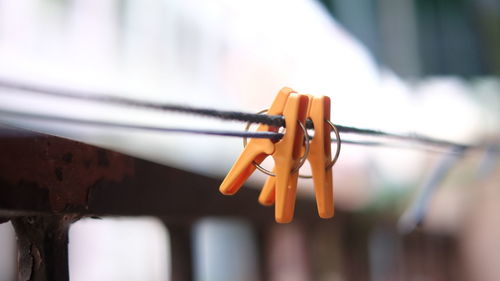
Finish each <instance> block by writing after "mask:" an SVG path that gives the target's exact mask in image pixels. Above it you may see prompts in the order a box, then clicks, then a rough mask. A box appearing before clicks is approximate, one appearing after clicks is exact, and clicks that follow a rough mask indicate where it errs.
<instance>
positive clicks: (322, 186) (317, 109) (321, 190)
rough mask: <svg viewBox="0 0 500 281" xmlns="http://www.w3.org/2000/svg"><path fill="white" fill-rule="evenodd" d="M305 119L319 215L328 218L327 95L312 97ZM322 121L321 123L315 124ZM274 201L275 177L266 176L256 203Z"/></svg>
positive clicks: (330, 191)
mask: <svg viewBox="0 0 500 281" xmlns="http://www.w3.org/2000/svg"><path fill="white" fill-rule="evenodd" d="M307 115H308V118H310V119H311V120H312V122H313V124H314V125H315V126H314V138H313V139H312V140H311V143H310V145H309V155H308V157H307V160H308V161H309V163H310V165H311V169H312V177H313V182H314V191H315V194H316V203H317V207H318V213H319V216H320V217H322V218H331V217H333V214H334V208H333V178H332V169H331V167H328V165H329V164H330V163H331V159H332V156H331V139H330V127H329V126H330V125H329V124H328V123H327V122H326V120H330V98H329V97H325V96H321V97H313V98H312V102H311V103H310V106H309V110H308V114H307ZM318 124H321V125H318ZM274 201H275V179H274V178H273V177H269V178H268V179H267V181H266V182H265V184H264V188H263V189H262V191H261V193H260V196H259V202H260V203H261V204H263V205H272V204H273V203H274Z"/></svg>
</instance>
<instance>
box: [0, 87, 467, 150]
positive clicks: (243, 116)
mask: <svg viewBox="0 0 500 281" xmlns="http://www.w3.org/2000/svg"><path fill="white" fill-rule="evenodd" d="M0 87H2V88H8V89H14V90H21V91H28V92H32V93H36V94H38V95H49V96H56V97H63V98H72V99H80V100H86V101H95V102H103V103H109V104H114V105H125V106H132V107H139V108H146V109H154V110H159V111H173V112H182V113H189V114H196V115H202V116H210V117H214V118H219V119H223V120H235V121H244V122H251V123H261V124H266V125H271V126H275V127H283V126H285V120H284V118H283V116H280V115H265V114H254V113H245V112H238V111H224V110H215V109H208V108H195V107H190V106H183V105H175V104H159V103H154V102H147V101H139V100H135V99H129V98H123V97H118V96H114V95H108V94H104V93H89V92H82V91H76V90H68V89H59V88H54V87H50V86H41V85H34V84H26V83H21V82H15V81H11V80H6V79H0ZM122 125H123V124H122ZM335 126H336V127H337V129H338V130H339V132H342V133H354V134H361V135H370V136H380V137H387V138H394V139H398V140H404V141H412V142H419V143H423V144H427V145H434V146H446V147H447V146H455V147H462V148H473V147H474V146H473V145H467V144H460V143H455V142H450V141H445V140H439V139H435V138H430V137H426V136H422V135H417V134H394V133H388V132H384V131H379V130H373V129H363V128H356V127H351V126H344V125H339V124H335ZM306 127H307V128H313V124H312V123H311V122H310V121H308V122H307V124H306ZM179 130H180V129H179Z"/></svg>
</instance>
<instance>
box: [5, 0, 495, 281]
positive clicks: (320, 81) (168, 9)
mask: <svg viewBox="0 0 500 281" xmlns="http://www.w3.org/2000/svg"><path fill="white" fill-rule="evenodd" d="M499 73H500V2H498V1H496V0H454V1H451V0H422V1H414V0H373V1H349V0H323V1H319V0H266V1H264V0H253V1H247V0H238V1H236V0H233V1H227V0H216V1H202V0H163V1H160V0H143V1H133V0H107V1H102V0H23V1H13V0H0V79H7V80H14V81H21V82H25V83H35V84H40V85H46V86H52V87H56V88H62V89H78V90H83V91H96V92H105V93H114V94H115V95H120V96H126V97H130V98H135V99H140V100H147V101H153V102H168V103H175V104H184V105H192V106H199V107H208V108H216V109H229V110H241V111H245V112H257V111H259V110H261V109H263V108H265V107H267V106H268V105H269V104H270V103H271V101H272V99H273V98H274V96H275V94H276V93H277V92H278V91H279V89H280V88H281V87H283V86H288V87H291V88H293V89H295V90H297V91H299V92H301V93H310V94H317V95H328V96H330V97H331V98H332V120H333V121H334V122H335V123H337V124H343V125H348V126H358V127H364V128H372V129H381V130H386V131H390V132H396V133H408V132H415V133H419V134H424V135H427V136H431V137H438V138H442V139H446V140H449V141H454V142H459V143H474V144H475V143H480V144H484V145H485V146H489V147H490V149H488V150H474V151H467V152H465V153H448V152H447V151H444V150H439V149H430V150H431V151H429V150H421V149H416V148H415V147H413V148H412V147H410V148H401V147H396V148H394V147H376V148H373V147H363V146H353V145H344V146H343V148H342V152H341V157H340V160H339V163H338V164H336V166H335V168H334V174H335V176H334V183H335V200H336V201H335V204H336V210H337V215H336V218H333V219H330V220H326V221H325V222H324V224H321V226H318V228H317V229H316V228H315V229H308V227H307V226H306V225H304V224H303V223H301V222H294V223H292V224H290V225H277V224H274V225H269V229H268V231H269V232H270V233H271V235H270V236H269V240H267V241H266V242H265V243H264V245H268V246H266V247H264V246H262V243H261V242H262V241H261V240H262V239H261V238H260V236H259V235H260V234H259V233H258V232H257V231H256V230H255V229H254V227H253V226H252V224H251V223H250V222H248V221H246V220H245V219H244V218H237V217H232V218H226V217H224V218H222V217H212V218H206V219H203V220H201V221H199V222H196V223H195V227H194V231H193V235H192V241H193V256H194V265H193V266H194V271H195V272H194V275H193V278H194V279H195V280H218V281H222V280H262V278H264V277H263V276H266V277H265V279H266V280H335V281H337V280H498V276H500V240H499V239H498V237H500V189H499V186H500V170H499V165H498V164H497V160H498V153H497V152H498V149H497V148H496V146H495V145H498V140H499V135H500V80H499V79H498V75H499ZM0 109H4V110H5V109H7V110H16V111H21V112H36V113H44V114H52V115H58V116H67V117H76V118H82V119H88V120H107V121H117V122H122V123H123V122H125V123H132V124H150V125H158V126H176V127H179V125H182V127H188V128H215V129H228V130H231V129H233V130H242V129H243V125H242V124H240V123H228V122H222V121H217V120H211V119H208V118H198V117H192V116H185V115H180V114H170V113H169V114H165V113H158V112H149V111H144V110H140V109H135V108H120V107H116V106H111V105H103V104H98V103H94V102H82V101H78V102H76V101H73V100H69V99H63V98H52V97H41V96H38V95H35V94H33V93H29V92H23V91H14V90H11V89H7V88H2V87H0ZM0 121H1V123H2V124H6V125H9V126H17V127H21V128H26V129H31V130H35V131H41V132H45V133H50V134H56V135H59V136H64V137H68V138H72V139H76V140H80V141H84V142H87V143H91V144H95V145H99V146H102V147H105V148H110V149H113V150H117V151H120V152H123V153H126V154H129V155H133V156H136V157H140V158H144V159H147V160H151V161H154V162H158V163H162V164H165V165H168V166H171V167H175V168H180V169H184V170H188V171H191V172H195V173H198V174H200V175H208V176H211V177H216V178H220V179H222V178H223V177H224V175H225V173H226V172H227V171H228V169H229V168H230V167H231V165H232V163H233V161H234V160H235V159H236V157H237V156H238V154H239V152H240V151H241V140H240V139H227V138H220V137H201V136H200V137H199V136H196V137H193V136H191V135H160V134H157V133H144V132H133V131H124V130H109V129H102V128H93V127H82V126H75V125H67V124H59V123H54V122H50V123H47V122H44V121H40V120H38V121H37V120H30V121H26V120H21V119H16V118H13V117H9V116H4V115H2V114H0ZM345 136H346V138H351V139H357V137H356V136H349V135H347V134H346V135H345ZM343 137H344V135H343ZM363 139H364V138H363ZM450 155H452V156H450ZM267 165H269V167H270V166H271V165H272V163H267ZM306 169H307V167H306ZM264 179H265V177H264V175H259V174H258V173H257V174H256V175H254V176H252V178H251V179H250V181H249V187H255V188H260V186H261V185H262V183H263V181H264ZM299 189H300V190H299V193H300V194H299V195H300V196H303V197H306V198H307V197H312V196H313V194H312V191H311V190H312V183H311V182H310V181H301V182H300V183H299ZM213 192H218V191H217V190H214V191H213ZM228 200H229V199H228ZM229 215H230V214H229ZM169 239H170V238H169V232H168V229H167V228H165V226H164V225H163V224H162V223H161V222H160V221H159V220H157V219H155V218H149V217H148V218H122V217H120V218H104V219H102V220H92V219H84V220H81V221H79V222H77V223H75V224H74V225H73V226H72V228H71V231H70V275H71V280H124V279H126V280H170V277H169V276H170V271H171V268H170V263H171V259H173V258H175V257H171V256H170V240H169ZM123 245H128V246H132V247H129V249H128V251H126V252H124V251H123ZM0 246H1V247H0V249H1V251H0V280H6V281H10V280H15V275H16V273H15V264H16V253H15V251H16V249H15V234H14V232H13V230H12V227H11V226H10V224H9V223H4V224H0ZM262 256H266V257H267V258H266V259H265V260H266V262H267V263H268V264H267V265H266V266H265V267H264V268H267V269H266V270H263V269H262V268H263V266H262V263H263V261H262V260H263V259H262ZM228 261H231V262H230V264H228Z"/></svg>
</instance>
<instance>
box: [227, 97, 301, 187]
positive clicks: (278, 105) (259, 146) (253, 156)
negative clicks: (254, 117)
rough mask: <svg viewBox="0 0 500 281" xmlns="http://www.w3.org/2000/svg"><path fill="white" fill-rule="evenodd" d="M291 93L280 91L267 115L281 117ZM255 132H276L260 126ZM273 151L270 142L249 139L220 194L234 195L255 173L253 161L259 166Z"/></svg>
mask: <svg viewBox="0 0 500 281" xmlns="http://www.w3.org/2000/svg"><path fill="white" fill-rule="evenodd" d="M291 93H293V90H292V89H290V88H286V87H284V88H283V89H281V90H280V91H279V93H278V95H277V96H276V98H275V99H274V101H273V103H272V105H271V107H270V108H269V110H268V114H270V115H282V114H283V113H284V111H285V106H286V104H287V101H288V98H289V96H290V94H291ZM285 119H286V118H285ZM257 131H260V132H263V131H276V128H273V127H271V126H268V125H264V124H262V125H260V126H259V127H258V128H257ZM274 151H275V144H274V143H273V142H272V141H271V140H268V139H251V140H250V142H249V143H248V145H247V146H246V147H245V148H244V150H243V152H242V153H241V155H240V156H239V158H238V159H237V160H236V162H235V163H234V165H233V166H232V168H231V170H230V171H229V172H228V174H227V175H226V177H225V178H224V181H223V182H222V184H221V185H220V187H219V190H220V192H221V193H222V194H225V195H232V194H235V193H236V192H237V191H238V190H239V189H240V188H241V186H242V185H243V183H244V182H245V181H246V180H247V179H248V177H250V175H251V174H252V173H253V172H254V171H255V166H254V165H253V164H252V162H253V161H255V162H256V163H258V164H260V163H262V161H264V159H265V158H266V157H267V156H269V155H271V154H273V152H274Z"/></svg>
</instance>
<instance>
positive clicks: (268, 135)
mask: <svg viewBox="0 0 500 281" xmlns="http://www.w3.org/2000/svg"><path fill="white" fill-rule="evenodd" d="M0 116H5V117H8V118H16V119H28V120H36V121H48V122H60V123H69V124H78V125H83V126H95V127H106V128H115V129H133V130H142V131H151V132H161V133H187V134H200V135H211V136H226V137H246V138H258V139H271V140H273V141H277V140H279V139H281V138H282V137H283V134H282V133H277V132H248V131H242V132H239V131H224V130H205V129H185V128H168V127H158V126H148V125H134V124H123V123H116V122H109V121H97V120H88V119H79V118H70V117H62V116H53V115H45V114H38V113H26V112H17V111H8V110H0ZM9 126H12V125H11V124H9ZM0 131H1V130H0ZM16 135H18V134H16ZM2 137H4V136H2ZM313 137H314V136H310V138H311V139H312V138H313ZM332 142H337V140H332ZM342 143H343V144H351V145H361V146H369V147H392V148H403V149H419V150H423V151H426V152H432V153H443V152H446V151H442V150H436V149H428V148H425V147H417V146H412V145H404V144H395V143H387V142H378V141H358V140H348V139H342Z"/></svg>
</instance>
